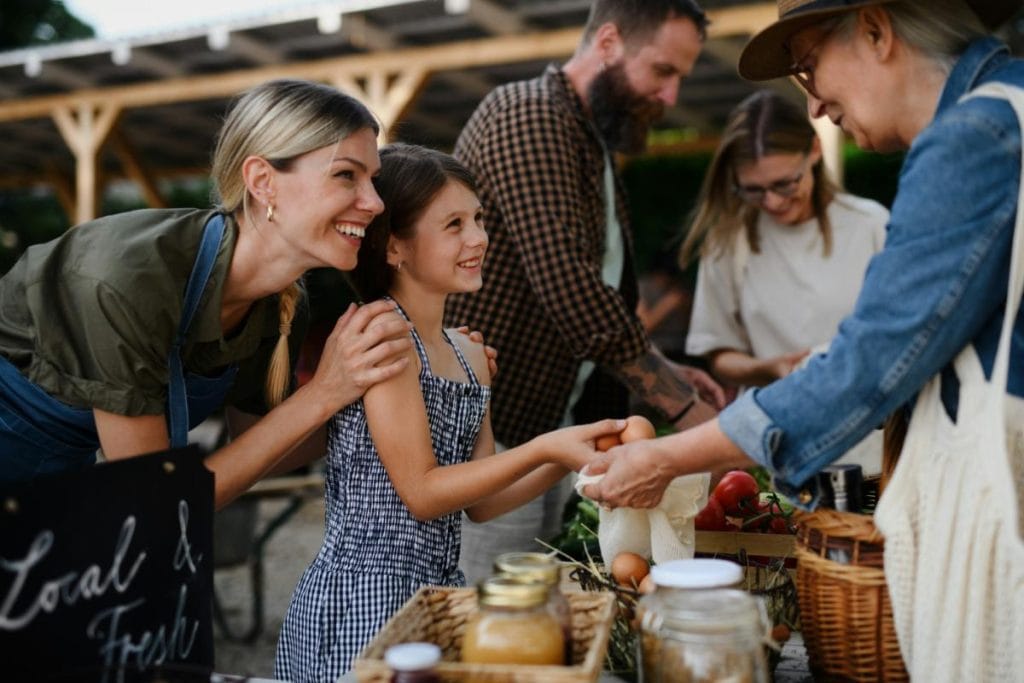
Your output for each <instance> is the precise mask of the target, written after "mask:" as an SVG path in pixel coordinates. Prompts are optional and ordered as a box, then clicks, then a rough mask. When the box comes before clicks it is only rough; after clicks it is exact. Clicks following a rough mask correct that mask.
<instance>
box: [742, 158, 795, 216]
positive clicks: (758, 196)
mask: <svg viewBox="0 0 1024 683" xmlns="http://www.w3.org/2000/svg"><path fill="white" fill-rule="evenodd" d="M810 161H811V158H810V157H807V158H805V159H804V163H803V164H801V166H800V170H799V171H797V172H796V174H794V175H792V176H790V177H789V178H783V179H782V180H776V181H775V182H774V183H772V184H771V185H768V186H767V187H764V186H762V185H740V184H737V185H736V186H735V188H734V189H735V191H736V194H737V195H739V197H740V199H742V200H743V201H745V202H747V203H748V204H753V205H754V206H761V204H763V203H764V198H765V197H766V196H768V193H769V192H771V193H772V194H774V195H777V196H779V197H792V196H793V195H795V194H796V193H797V190H799V189H800V181H801V180H803V179H804V174H805V173H807V167H808V165H810Z"/></svg>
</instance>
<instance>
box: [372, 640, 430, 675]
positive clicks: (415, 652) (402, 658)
mask: <svg viewBox="0 0 1024 683" xmlns="http://www.w3.org/2000/svg"><path fill="white" fill-rule="evenodd" d="M384 661H385V662H387V665H388V666H389V667H391V668H392V669H393V670H395V671H422V670H423V669H430V668H433V667H434V666H435V665H436V664H437V663H438V662H440V661H441V648H439V647H438V646H437V645H434V644H433V643H402V644H401V645H392V646H391V647H389V648H388V649H387V651H386V652H385V653H384Z"/></svg>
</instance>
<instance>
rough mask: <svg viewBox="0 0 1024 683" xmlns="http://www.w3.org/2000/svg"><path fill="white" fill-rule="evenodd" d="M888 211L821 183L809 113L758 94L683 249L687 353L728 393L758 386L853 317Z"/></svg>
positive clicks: (729, 140) (740, 120) (722, 147)
mask: <svg viewBox="0 0 1024 683" xmlns="http://www.w3.org/2000/svg"><path fill="white" fill-rule="evenodd" d="M888 218H889V212H888V211H887V210H886V209H885V207H883V206H882V205H880V204H878V203H876V202H874V201H871V200H869V199H863V198H861V197H855V196H853V195H850V194H846V193H844V192H841V191H840V190H839V188H837V187H836V185H835V184H834V183H833V182H832V181H831V180H830V179H829V178H828V176H827V173H826V171H825V165H824V163H823V161H822V157H821V143H820V142H819V140H818V137H817V135H816V134H815V132H814V128H813V127H812V126H811V124H810V121H809V120H808V118H807V115H806V113H805V112H804V111H803V110H801V109H800V108H799V107H797V106H796V105H795V104H793V103H792V102H790V101H788V100H786V99H784V98H783V97H782V96H781V95H780V94H778V93H776V92H773V91H768V90H763V91H758V92H756V93H754V94H753V95H750V96H749V97H747V98H746V99H745V100H743V101H742V102H741V103H740V104H739V105H738V106H737V107H736V108H735V109H734V110H733V112H732V114H731V115H730V116H729V120H728V123H727V124H726V127H725V131H724V133H723V134H722V141H721V143H720V144H719V146H718V149H717V151H716V152H715V155H714V157H713V158H712V160H711V165H710V167H709V168H708V172H707V175H706V176H705V178H704V185H703V187H702V188H701V194H700V198H699V200H698V204H697V208H696V211H695V212H694V219H693V222H692V224H691V226H690V229H689V232H688V233H687V236H686V239H685V241H684V242H683V246H682V249H681V250H680V257H679V261H680V265H681V266H682V267H683V268H685V267H687V266H688V265H689V264H690V262H691V261H692V259H693V258H694V257H695V256H696V255H697V253H698V252H699V253H700V257H701V258H700V269H699V271H698V276H697V290H696V295H695V297H694V307H693V314H692V317H691V319H690V330H689V334H688V335H687V338H686V352H687V353H689V354H690V355H694V356H704V357H706V358H707V360H708V364H709V366H710V368H711V371H712V372H713V373H714V374H715V376H716V378H717V379H719V380H720V381H722V382H723V383H724V384H730V385H733V386H740V387H742V386H764V385H766V384H770V383H771V382H774V381H775V380H777V379H779V378H781V377H785V376H786V375H788V374H789V373H790V372H791V371H792V370H793V368H794V367H796V366H797V364H799V363H800V362H801V360H803V358H804V357H805V356H806V355H807V354H808V352H809V351H810V349H812V348H814V347H818V346H821V345H823V344H827V343H828V341H829V340H830V339H831V338H832V336H833V335H835V333H836V330H837V329H838V327H839V321H840V320H842V319H843V317H845V316H846V315H847V314H848V313H849V312H850V311H852V310H853V304H854V302H855V301H856V300H857V293H858V292H859V291H860V285H861V282H862V281H863V279H864V270H865V269H866V268H867V264H868V261H869V260H870V259H871V257H872V256H873V255H874V254H875V253H876V252H878V251H880V250H881V248H882V244H883V243H884V241H885V223H886V221H887V220H888Z"/></svg>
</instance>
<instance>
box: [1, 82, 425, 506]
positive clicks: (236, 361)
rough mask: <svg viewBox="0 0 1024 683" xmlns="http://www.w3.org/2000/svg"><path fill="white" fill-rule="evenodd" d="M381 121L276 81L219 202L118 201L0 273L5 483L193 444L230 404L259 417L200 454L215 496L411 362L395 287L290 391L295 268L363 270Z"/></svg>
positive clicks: (313, 434) (245, 480) (246, 416)
mask: <svg viewBox="0 0 1024 683" xmlns="http://www.w3.org/2000/svg"><path fill="white" fill-rule="evenodd" d="M376 136H377V125H376V123H374V119H373V117H372V116H371V115H370V113H369V112H368V111H367V109H366V108H365V107H364V106H363V105H362V104H360V103H359V102H358V101H356V100H355V99H353V98H351V97H349V96H347V95H344V94H342V93H340V92H338V91H337V90H334V89H332V88H329V87H325V86H322V85H317V84H313V83H307V82H303V81H274V82H269V83H266V84H264V85H261V86H258V87H256V88H253V89H252V90H251V91H249V92H247V93H245V94H244V95H243V96H242V97H241V98H240V99H238V100H237V102H236V103H235V105H234V107H233V108H232V110H231V112H230V113H229V115H228V117H227V119H226V121H225V122H224V125H223V128H222V129H221V131H220V135H219V139H218V142H217V148H216V151H215V152H214V158H213V179H214V182H215V183H216V189H217V193H218V194H219V197H220V204H219V206H217V208H215V209H211V210H191V209H171V210H143V211H134V212H130V213H125V214H119V215H115V216H110V217H106V218H101V219H99V220H95V221H92V222H89V223H85V224H83V225H80V226H78V227H76V228H74V229H73V230H69V231H68V232H67V233H65V234H64V235H63V236H61V237H60V238H58V239H56V240H54V241H52V242H49V243H46V244H42V245H38V246H34V247H30V248H29V249H28V250H27V252H26V253H25V254H24V255H23V256H22V258H21V259H20V260H19V261H18V262H17V264H15V266H14V267H13V268H12V269H11V271H10V272H9V273H7V275H6V276H4V277H3V279H2V280H0V482H5V483H11V482H24V481H30V480H32V479H33V478H35V477H36V476H38V475H42V474H46V473H50V472H60V471H68V470H73V469H76V468H82V467H86V466H88V465H90V464H92V463H93V462H94V461H95V454H96V450H97V448H99V447H102V450H103V454H104V456H105V457H106V458H107V459H109V460H116V459H118V458H124V457H128V456H132V455H135V454H139V453H146V452H151V451H156V450H161V449H165V448H167V447H168V446H170V445H175V446H181V445H184V444H185V441H186V439H187V429H188V428H189V427H190V426H194V425H195V424H198V423H199V422H200V421H202V420H203V419H204V418H205V417H206V416H207V415H208V414H210V413H211V412H212V411H213V410H214V409H216V408H218V407H220V406H221V405H222V404H227V405H228V406H229V407H230V408H231V410H229V415H230V416H231V417H232V422H233V426H234V427H235V428H237V429H235V430H234V431H236V432H237V431H239V430H241V429H245V428H246V427H248V429H246V431H245V432H244V433H243V434H241V435H240V436H237V438H236V439H235V440H234V441H233V442H232V443H231V444H230V445H228V446H225V447H224V448H222V449H220V450H219V451H217V452H215V453H213V454H212V455H210V456H209V457H208V458H207V460H206V465H207V466H208V467H209V468H210V469H211V470H212V471H213V472H214V474H215V477H216V500H217V504H218V505H223V504H224V503H226V502H227V501H229V500H230V499H231V498H233V497H235V496H237V495H238V494H239V493H241V492H242V491H244V490H245V489H246V488H247V487H248V486H249V485H251V484H252V483H253V482H254V481H256V480H257V479H259V478H260V477H262V476H264V475H266V474H268V473H271V472H274V471H283V470H286V469H289V468H291V467H293V466H294V465H297V464H299V462H302V461H308V460H311V459H313V458H315V457H317V456H319V455H322V454H323V452H324V430H323V429H322V427H323V425H324V423H325V422H326V420H327V419H328V418H329V417H330V416H331V415H333V414H334V413H336V412H337V411H338V410H339V409H341V408H342V407H344V406H345V405H347V404H349V403H351V402H353V401H355V400H357V399H358V398H359V397H360V396H361V395H362V393H363V392H364V391H365V390H366V389H367V387H369V386H371V385H373V384H375V383H377V382H380V381H381V380H384V379H388V378H390V377H393V376H394V375H395V374H396V373H397V372H399V371H401V369H402V368H403V367H404V366H405V364H406V363H407V362H408V360H407V359H406V358H405V355H406V353H407V352H408V350H409V348H410V344H409V341H408V335H407V334H406V333H407V331H408V325H407V324H406V323H405V321H404V320H402V319H401V318H400V317H399V316H398V315H397V313H395V312H394V311H393V307H394V306H393V304H391V303H387V302H377V303H373V304H369V305H366V306H363V307H362V308H359V309H358V310H355V309H354V307H350V309H349V310H348V311H347V312H346V313H345V315H344V316H342V318H341V319H340V320H339V321H338V323H337V325H336V326H335V329H334V331H333V333H332V334H331V336H330V338H329V339H328V340H327V343H326V348H325V350H324V354H323V358H322V359H321V361H320V365H319V367H318V368H317V370H316V374H315V375H314V377H313V379H312V380H311V381H310V382H309V383H308V384H306V385H304V386H303V387H302V388H300V389H298V390H297V391H294V393H293V392H292V391H291V384H292V382H291V378H292V372H291V365H292V360H293V359H294V356H295V353H296V352H297V349H298V346H299V342H300V341H301V339H300V337H301V336H302V332H303V331H304V328H305V322H306V319H307V317H308V315H307V311H306V309H305V306H304V304H303V302H302V293H301V289H300V286H299V280H300V278H301V277H302V275H303V274H304V273H305V272H306V271H307V270H309V269H310V268H320V267H331V268H337V269H339V270H351V269H352V268H353V267H354V266H355V264H356V253H357V252H358V250H359V245H360V241H361V239H362V236H363V232H364V230H365V229H366V226H367V225H369V223H370V221H371V220H372V219H373V218H374V216H376V215H377V214H379V213H380V212H381V210H382V209H383V205H382V204H381V201H380V198H379V197H378V196H377V192H376V191H375V190H374V188H373V184H372V182H371V177H372V176H373V174H374V173H376V171H377V169H378V167H379V166H380V162H379V160H378V157H377V144H376ZM293 330H294V331H293ZM289 351H291V353H289ZM262 413H265V415H264V416H263V417H262V418H257V417H256V416H257V415H259V414H262ZM304 442H306V444H305V445H306V447H305V448H297V446H299V445H300V444H303V443H304Z"/></svg>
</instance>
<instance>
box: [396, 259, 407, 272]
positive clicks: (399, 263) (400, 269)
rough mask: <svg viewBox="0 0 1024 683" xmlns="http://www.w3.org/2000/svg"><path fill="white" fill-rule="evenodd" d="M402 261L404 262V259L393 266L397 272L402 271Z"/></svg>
mask: <svg viewBox="0 0 1024 683" xmlns="http://www.w3.org/2000/svg"><path fill="white" fill-rule="evenodd" d="M404 263H405V261H399V262H398V265H397V266H395V270H396V271H398V272H402V265H403V264H404Z"/></svg>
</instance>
